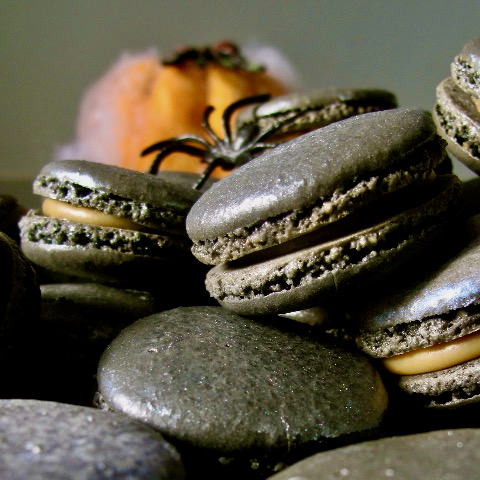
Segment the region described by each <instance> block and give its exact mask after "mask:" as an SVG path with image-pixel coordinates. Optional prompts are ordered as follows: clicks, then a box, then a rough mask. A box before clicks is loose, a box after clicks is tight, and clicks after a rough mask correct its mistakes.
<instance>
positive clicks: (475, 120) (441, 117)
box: [433, 78, 480, 174]
mask: <svg viewBox="0 0 480 480" xmlns="http://www.w3.org/2000/svg"><path fill="white" fill-rule="evenodd" d="M436 94H437V103H436V105H435V110H434V112H433V118H434V121H435V123H436V125H437V127H438V131H439V133H440V134H441V135H442V137H443V138H444V139H445V140H447V142H448V146H447V150H448V151H449V152H450V153H451V154H452V155H453V156H454V157H455V158H457V159H458V160H459V161H461V162H462V163H464V164H465V165H466V166H467V167H468V168H470V169H471V170H472V171H474V172H475V173H477V174H480V113H479V112H478V110H477V108H476V107H475V105H474V103H473V102H472V99H471V98H470V97H469V96H468V95H467V94H466V93H464V92H463V91H462V90H460V89H459V88H458V87H457V86H456V85H455V84H454V82H453V80H452V79H451V78H446V79H445V80H443V81H442V82H441V83H440V84H439V85H438V86H437V93H436Z"/></svg>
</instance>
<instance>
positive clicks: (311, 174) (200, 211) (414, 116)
mask: <svg viewBox="0 0 480 480" xmlns="http://www.w3.org/2000/svg"><path fill="white" fill-rule="evenodd" d="M443 156H444V154H443V144H442V143H441V141H440V140H439V137H438V136H437V135H436V128H435V125H434V123H433V121H432V119H431V116H430V115H429V114H428V113H426V112H423V111H421V110H409V109H394V110H387V111H382V112H374V113H369V114H365V115H359V116H357V117H354V118H351V119H347V120H344V121H341V122H337V123H334V124H332V125H329V126H327V127H324V128H322V129H318V130H316V131H314V132H311V133H308V134H305V135H303V136H301V137H299V138H297V139H295V140H292V141H290V142H287V143H284V144H282V145H279V146H278V147H276V148H274V149H272V150H270V151H267V152H266V153H264V154H262V155H260V156H259V157H257V158H255V159H253V160H252V161H251V162H249V163H248V164H246V165H244V166H243V167H240V168H239V169H237V170H236V171H235V172H233V173H232V174H231V175H230V176H229V177H228V178H226V179H223V180H222V181H221V182H218V183H217V184H216V185H214V186H213V187H212V188H210V189H209V190H208V191H207V192H206V193H205V194H204V195H203V196H202V197H201V198H200V199H199V201H197V202H196V203H195V205H194V206H193V207H192V209H191V210H190V213H189V214H188V216H187V223H186V225H187V233H188V235H189V236H190V238H191V239H192V240H193V242H194V247H193V253H194V254H195V255H196V256H197V258H199V259H200V260H201V261H203V262H205V263H212V264H217V263H221V262H224V261H227V260H233V259H235V258H238V257H240V256H242V255H244V254H246V253H249V252H252V251H255V250H258V249H263V248H266V247H269V246H272V245H275V244H278V243H282V242H284V241H286V240H289V239H291V238H293V237H296V236H299V235H301V234H304V233H306V232H309V231H312V230H314V229H316V228H318V227H319V226H321V225H324V224H327V223H329V222H332V221H335V220H338V219H339V218H342V217H344V216H346V215H348V214H349V213H351V212H353V211H355V210H356V209H358V208H360V207H361V206H364V205H365V204H368V203H369V202H371V201H372V200H375V199H377V198H379V197H380V196H383V195H385V194H386V193H388V192H392V191H394V190H397V189H399V188H401V187H404V186H406V185H408V184H410V183H412V182H414V181H415V180H421V179H425V178H427V177H428V176H429V174H430V172H431V170H432V169H433V168H434V167H435V166H436V165H437V164H438V163H439V162H440V161H441V160H442V159H443Z"/></svg>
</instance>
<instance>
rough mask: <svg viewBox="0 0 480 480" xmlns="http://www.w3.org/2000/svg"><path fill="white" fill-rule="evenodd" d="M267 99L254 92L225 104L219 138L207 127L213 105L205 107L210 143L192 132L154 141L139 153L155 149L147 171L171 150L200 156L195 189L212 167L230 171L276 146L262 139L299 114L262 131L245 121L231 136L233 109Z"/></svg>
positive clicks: (153, 169)
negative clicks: (202, 164) (250, 95)
mask: <svg viewBox="0 0 480 480" xmlns="http://www.w3.org/2000/svg"><path fill="white" fill-rule="evenodd" d="M269 99H270V95H257V96H254V97H247V98H243V99H241V100H238V101H237V102H234V103H232V104H231V105H229V106H228V107H227V108H226V109H225V111H224V112H223V115H222V127H223V133H224V138H223V139H221V138H220V137H218V136H217V135H216V134H215V132H214V131H213V130H212V128H211V126H210V123H209V117H210V114H211V113H212V112H213V110H214V107H212V106H208V107H207V108H206V109H205V112H204V114H203V117H202V127H203V128H204V129H205V131H206V132H207V133H208V135H209V137H210V139H211V142H209V141H207V140H205V139H204V138H202V137H200V136H198V135H195V134H186V135H180V136H178V137H173V138H170V139H168V140H164V141H162V142H158V143H155V144H153V145H151V146H149V147H147V148H146V149H145V150H143V151H142V152H141V156H145V155H148V154H150V153H152V152H155V151H159V153H158V154H157V156H156V158H155V160H154V161H153V163H152V165H151V167H150V169H149V170H148V173H151V174H154V175H155V174H156V173H157V172H158V169H159V166H160V162H161V161H162V160H163V159H164V158H165V157H166V156H168V155H170V154H171V153H173V152H183V153H186V154H188V155H192V156H196V157H200V159H201V161H202V162H203V163H206V164H207V167H206V168H205V170H204V172H203V173H202V175H201V177H200V179H199V181H198V182H197V183H196V184H195V185H194V186H193V188H195V189H200V188H202V186H203V185H204V183H205V182H206V181H207V179H208V177H209V176H210V174H211V173H212V171H213V169H214V168H215V167H217V166H220V167H222V168H223V169H224V170H232V169H234V168H235V167H237V166H239V165H243V164H244V163H247V162H249V161H250V160H251V159H252V158H253V157H254V156H255V154H257V153H259V152H261V151H263V150H266V149H267V148H273V147H276V146H277V144H275V143H264V140H265V139H266V138H267V137H269V136H270V135H272V134H273V133H275V132H276V131H278V130H279V129H280V128H282V127H283V126H285V124H287V123H289V122H291V121H293V120H295V119H296V118H297V117H298V116H299V114H293V115H291V116H289V117H287V118H286V119H284V120H282V121H280V122H278V123H276V124H274V125H273V126H271V127H270V128H269V129H267V130H264V131H261V129H260V127H259V125H257V124H256V123H249V124H246V125H244V126H242V127H240V128H239V130H238V132H237V133H236V136H235V138H233V136H232V131H231V128H230V121H231V118H232V115H233V113H234V112H235V111H236V110H238V109H239V108H242V107H244V106H246V105H251V104H255V103H258V104H261V103H263V102H266V101H267V100H269ZM192 143H195V144H198V146H195V145H192Z"/></svg>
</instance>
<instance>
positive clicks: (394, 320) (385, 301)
mask: <svg viewBox="0 0 480 480" xmlns="http://www.w3.org/2000/svg"><path fill="white" fill-rule="evenodd" d="M453 237H456V238H455V239H454V238H453ZM444 242H445V243H444V244H443V245H442V246H441V249H440V245H439V246H438V248H437V249H435V248H434V249H432V251H431V252H430V253H429V255H428V257H427V261H426V262H425V264H424V265H423V267H422V266H419V268H418V269H417V273H416V275H415V276H413V277H412V276H411V275H410V274H408V275H407V274H406V273H405V272H404V273H403V275H399V276H398V278H397V280H396V281H395V280H392V281H391V282H390V284H388V285H386V284H385V285H383V286H381V287H379V288H378V289H377V291H376V292H375V298H371V297H370V302H366V300H365V299H364V300H363V302H362V301H361V302H359V303H357V308H356V309H355V312H352V317H354V318H356V324H357V328H358V334H357V336H356V341H357V344H358V346H359V347H360V348H361V349H362V350H363V351H365V352H366V353H367V354H369V355H372V356H373V357H377V358H380V359H381V362H382V364H383V366H384V367H385V369H386V370H387V371H388V372H389V373H390V374H391V382H392V383H396V384H397V386H398V387H400V389H401V390H402V391H403V392H406V393H407V394H408V395H410V398H411V399H412V400H414V401H415V402H416V403H420V404H421V405H423V406H426V407H429V408H441V409H444V408H448V409H456V408H458V407H463V406H466V405H469V404H474V403H478V402H479V401H480V395H479V392H480V281H479V275H478V272H479V269H480V216H479V215H476V216H475V217H472V218H470V219H468V221H467V222H466V223H465V224H463V225H462V224H461V223H460V224H458V225H456V226H455V227H454V230H453V231H452V232H451V235H448V236H445V238H444ZM449 243H450V245H449Z"/></svg>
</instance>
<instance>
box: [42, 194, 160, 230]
mask: <svg viewBox="0 0 480 480" xmlns="http://www.w3.org/2000/svg"><path fill="white" fill-rule="evenodd" d="M42 214H43V215H44V216H46V217H55V218H63V219H65V220H70V221H71V222H75V223H86V224H90V225H99V226H102V227H113V228H121V229H126V230H134V231H138V232H152V233H153V232H154V230H153V229H151V228H147V227H144V226H143V225H140V224H138V223H135V222H132V221H131V220H129V219H127V218H122V217H118V216H116V215H109V214H107V213H103V212H100V211H99V210H94V209H93V208H85V207H76V206H74V205H70V204H68V203H66V202H61V201H59V200H52V199H51V198H46V199H45V200H44V201H43V203H42Z"/></svg>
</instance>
